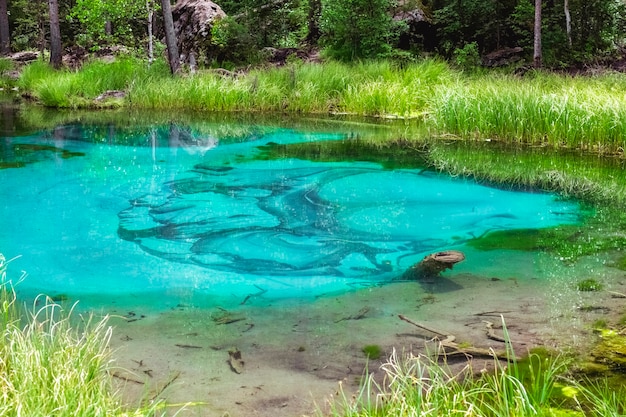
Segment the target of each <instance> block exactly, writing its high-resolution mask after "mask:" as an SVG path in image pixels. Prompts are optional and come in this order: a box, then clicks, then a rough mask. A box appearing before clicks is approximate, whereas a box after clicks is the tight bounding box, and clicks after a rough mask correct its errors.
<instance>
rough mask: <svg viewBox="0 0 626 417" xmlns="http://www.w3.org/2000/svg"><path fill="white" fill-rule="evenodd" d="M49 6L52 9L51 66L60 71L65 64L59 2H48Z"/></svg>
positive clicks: (51, 0) (54, 0) (49, 0)
mask: <svg viewBox="0 0 626 417" xmlns="http://www.w3.org/2000/svg"><path fill="white" fill-rule="evenodd" d="M48 6H49V7H50V65H52V67H54V68H55V69H59V68H61V64H62V63H63V62H62V61H63V50H62V47H61V27H60V26H59V3H58V1H57V0H48Z"/></svg>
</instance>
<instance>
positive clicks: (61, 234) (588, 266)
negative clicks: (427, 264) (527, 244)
mask: <svg viewBox="0 0 626 417" xmlns="http://www.w3.org/2000/svg"><path fill="white" fill-rule="evenodd" d="M60 116H63V115H60V114H57V113H53V114H51V115H50V114H48V115H46V117H47V118H51V119H54V118H56V117H60ZM131 119H132V117H131ZM186 120H187V121H186V122H184V123H183V122H179V123H160V122H159V123H156V122H155V123H151V124H150V123H148V124H146V123H145V122H144V123H142V124H137V125H135V124H132V123H130V124H129V123H122V124H117V123H101V124H87V123H70V124H68V123H66V122H63V123H58V125H57V127H55V128H51V129H46V130H44V131H41V132H37V133H32V129H17V130H15V129H11V128H8V129H7V128H6V126H5V129H4V132H5V133H4V134H5V137H4V138H2V140H1V141H0V150H1V153H0V156H1V158H0V167H2V168H4V169H0V231H1V233H0V253H3V254H4V255H5V257H6V258H7V259H13V258H14V257H18V258H15V259H13V260H12V261H11V262H10V263H9V265H8V275H7V277H8V279H11V280H17V279H18V277H19V276H20V271H22V270H24V271H27V272H28V276H27V277H26V278H25V279H24V280H23V281H22V282H21V283H20V284H19V285H18V286H17V290H18V293H19V294H20V296H21V297H22V298H24V299H26V300H28V299H32V298H33V297H35V296H36V295H37V294H39V293H46V294H48V295H51V296H53V297H55V299H56V300H63V301H67V302H68V303H69V304H71V303H72V302H74V301H76V300H80V303H79V307H78V308H79V309H83V308H84V309H87V310H96V311H102V312H104V313H106V314H111V315H112V317H111V319H110V320H111V321H110V323H111V324H112V325H113V326H114V327H115V331H114V336H113V338H112V339H111V345H112V347H113V348H114V349H115V359H116V364H117V366H119V370H116V372H115V374H114V376H115V381H116V382H118V383H119V385H120V388H121V389H122V393H123V395H124V398H125V399H126V400H128V401H129V402H137V401H139V400H141V399H145V398H146V397H147V398H153V397H156V396H159V397H162V398H165V399H167V400H168V401H169V402H170V403H177V404H178V403H185V402H194V404H195V405H193V406H190V407H188V409H187V410H184V411H183V412H182V413H181V414H180V415H190V416H191V415H194V416H203V417H205V416H223V415H239V416H248V415H250V416H267V417H270V416H271V417H281V416H285V417H288V416H289V417H292V416H296V415H304V414H307V415H310V414H311V413H312V412H313V411H314V410H315V409H317V408H324V404H325V403H326V400H327V399H328V398H329V397H330V396H332V395H333V394H336V392H337V382H338V381H342V383H343V387H344V388H345V389H346V390H347V391H348V396H349V393H350V391H356V390H357V389H358V384H359V381H361V377H362V375H363V373H364V370H365V369H368V370H369V371H370V372H373V373H374V374H377V375H378V376H379V377H380V371H379V366H380V365H381V364H382V363H383V362H384V361H385V359H386V358H387V357H388V356H389V355H390V354H391V353H392V351H393V350H394V349H396V350H397V351H398V352H409V351H411V352H418V353H419V352H424V351H425V350H424V349H425V347H428V346H430V347H432V341H431V339H432V337H433V335H432V334H429V333H428V332H423V331H420V330H419V329H418V330H416V328H415V327H411V326H410V325H408V324H407V323H406V322H403V321H400V320H399V319H398V315H400V314H402V315H406V316H408V317H410V318H411V319H413V320H416V321H419V322H423V323H426V324H427V325H428V326H430V327H431V328H436V329H440V330H441V331H444V332H446V334H454V335H456V336H457V340H459V342H460V343H464V344H467V345H473V346H479V347H484V348H493V349H496V350H501V349H502V348H503V344H502V343H501V342H498V341H494V340H492V339H489V338H487V337H486V335H485V321H486V320H488V321H491V322H493V323H496V327H497V324H498V323H500V322H501V320H505V321H506V323H507V327H508V331H509V334H510V337H511V340H512V344H513V346H514V348H515V349H516V350H519V351H520V352H524V351H526V350H527V349H529V348H531V347H532V346H534V345H537V344H541V345H544V344H548V345H552V344H554V345H555V346H556V345H559V346H562V345H567V346H574V347H575V348H578V347H579V346H581V345H584V343H585V342H584V339H586V338H587V339H588V337H589V336H588V335H589V330H588V327H586V326H587V324H586V323H588V322H589V321H592V320H595V319H597V318H598V317H604V316H602V315H600V314H604V313H603V311H606V310H596V309H589V310H585V311H584V312H583V311H582V310H581V308H580V307H581V306H591V307H594V306H602V308H605V309H606V308H609V309H611V311H614V312H617V311H618V309H617V308H616V307H614V306H615V305H616V304H617V303H619V302H620V300H619V299H616V298H612V297H611V293H610V292H608V291H606V292H602V293H581V292H579V291H576V289H575V288H576V282H577V281H578V280H580V279H586V278H589V277H590V276H592V277H594V278H596V279H598V280H599V281H601V282H602V283H603V284H605V285H606V288H607V290H611V291H613V292H614V293H615V292H620V293H624V292H626V280H624V279H623V272H622V271H620V270H618V269H615V268H611V267H610V262H611V259H609V258H610V254H608V253H604V254H602V256H598V257H589V258H584V259H581V260H579V261H578V262H576V263H563V262H560V261H559V260H558V259H557V258H556V257H555V255H554V254H552V253H541V252H529V251H514V250H503V249H500V250H490V251H481V250H478V249H476V248H474V247H471V246H468V245H466V243H467V242H469V241H471V240H472V239H473V238H475V237H478V236H481V235H483V234H485V233H487V232H488V231H492V230H503V229H524V228H542V227H549V226H553V225H557V224H576V223H577V222H579V221H580V218H581V208H580V207H579V205H578V204H577V203H576V202H573V201H563V200H560V199H559V198H557V197H556V196H554V195H551V194H545V193H522V192H513V191H507V190H503V189H497V188H491V187H486V186H483V185H479V184H476V183H474V182H472V181H468V180H463V179H458V178H450V177H447V176H444V175H439V174H437V173H434V172H432V171H429V170H426V169H424V168H423V167H422V168H415V169H393V170H391V169H383V168H382V166H381V165H379V164H377V163H372V162H348V161H346V162H314V161H308V160H298V159H274V160H267V159H266V156H267V155H266V154H264V153H263V151H262V149H266V148H265V147H266V145H268V144H271V143H280V144H290V143H299V142H311V141H351V140H355V139H358V138H359V137H362V136H363V135H366V134H375V135H378V134H381V132H383V133H384V132H385V127H384V126H383V127H382V130H381V127H380V126H373V128H375V129H370V127H369V126H365V127H364V125H361V124H358V125H357V124H349V123H342V122H336V121H333V122H332V123H325V124H324V123H323V124H321V127H320V124H314V127H310V125H302V124H298V125H297V127H294V126H295V125H294V124H289V125H287V124H282V123H270V124H259V123H249V124H246V123H237V124H232V123H222V122H211V121H206V120H203V119H200V118H198V119H197V120H195V121H194V120H191V121H189V120H188V119H186ZM10 132H21V133H20V134H10ZM26 132H30V133H26ZM372 132H373V133H372ZM259 148H261V149H259ZM370 160H372V159H370ZM445 249H457V250H461V251H463V252H464V253H465V255H466V260H465V261H464V262H461V263H459V264H457V265H456V266H455V267H454V270H453V271H446V272H445V273H444V274H443V276H442V277H440V279H438V280H437V281H435V282H421V283H415V282H403V281H396V279H397V278H398V277H400V276H401V275H402V273H403V272H404V271H405V270H406V269H407V268H408V267H410V266H411V265H412V264H414V263H415V262H418V261H419V260H421V259H422V258H423V257H424V256H425V255H426V254H429V253H432V252H435V251H440V250H445ZM372 344H376V345H378V346H380V347H381V349H382V351H383V354H382V356H381V358H380V359H378V360H368V358H367V357H366V356H365V355H364V354H363V350H362V349H363V347H364V346H367V345H372ZM233 348H237V349H238V350H239V351H240V352H241V354H242V355H243V358H244V360H245V368H244V371H243V372H242V373H236V372H234V371H233V369H231V368H230V366H229V365H228V363H227V359H228V358H229V353H228V352H229V350H231V349H233ZM481 361H482V359H481ZM478 366H484V361H482V363H480V364H479V365H478ZM379 380H380V379H379ZM164 386H167V387H168V389H167V390H166V391H165V392H163V391H162V388H163V387H164ZM171 410H172V412H171V414H172V415H173V414H174V413H175V412H176V407H172V408H171Z"/></svg>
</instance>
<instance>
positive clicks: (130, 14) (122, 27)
mask: <svg viewBox="0 0 626 417" xmlns="http://www.w3.org/2000/svg"><path fill="white" fill-rule="evenodd" d="M150 9H151V7H150V5H149V2H147V1H146V0H76V3H75V4H74V6H73V7H72V9H71V13H70V17H71V18H72V19H76V20H78V22H80V24H81V30H80V34H79V35H78V36H77V42H78V43H79V44H81V45H82V46H85V47H91V46H93V45H94V44H95V45H98V44H108V43H122V44H129V43H131V44H132V43H137V42H136V39H137V38H143V37H144V36H143V35H144V33H145V32H143V31H145V26H144V22H145V20H146V14H147V13H149V12H150ZM137 30H142V32H143V33H138V32H137Z"/></svg>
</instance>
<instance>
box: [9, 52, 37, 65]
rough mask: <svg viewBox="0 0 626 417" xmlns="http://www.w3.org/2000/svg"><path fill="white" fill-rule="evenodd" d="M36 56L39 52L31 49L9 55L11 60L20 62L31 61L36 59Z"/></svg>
mask: <svg viewBox="0 0 626 417" xmlns="http://www.w3.org/2000/svg"><path fill="white" fill-rule="evenodd" d="M38 58H39V52H33V51H22V52H16V53H14V54H13V55H11V56H10V59H12V60H13V61H15V62H22V63H28V62H32V61H35V60H37V59H38Z"/></svg>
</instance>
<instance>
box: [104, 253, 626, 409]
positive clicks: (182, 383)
mask: <svg viewBox="0 0 626 417" xmlns="http://www.w3.org/2000/svg"><path fill="white" fill-rule="evenodd" d="M465 253H466V255H467V257H468V260H469V259H473V262H471V264H472V265H474V267H472V268H471V269H472V271H470V270H466V267H464V265H463V263H461V264H458V265H457V267H455V269H454V270H453V271H449V272H447V273H446V274H444V276H442V277H441V279H440V280H438V281H436V282H434V283H418V282H397V283H391V284H387V285H381V286H375V287H371V288H363V289H358V290H354V291H351V292H347V293H343V294H335V295H326V296H320V297H317V298H315V299H313V300H306V301H303V300H266V299H264V298H263V296H262V295H260V296H252V297H249V298H244V299H241V301H240V303H239V304H235V303H233V304H231V305H230V307H228V308H221V307H212V308H207V307H201V308H200V307H194V306H193V305H185V304H180V305H177V306H176V307H171V308H170V309H169V310H167V311H161V312H158V311H154V310H145V311H144V310H142V309H141V308H138V309H135V310H132V311H127V310H125V309H120V308H117V307H111V308H110V309H105V310H104V312H105V313H108V314H111V315H113V317H112V318H111V321H110V323H111V324H112V325H113V326H114V333H113V339H112V347H113V348H114V355H113V356H114V359H115V364H116V366H117V367H118V368H117V370H116V371H115V373H114V379H115V381H116V384H118V387H119V388H120V389H121V392H122V393H123V396H124V398H125V400H126V401H128V402H129V403H136V402H137V401H139V400H146V399H148V400H149V399H152V398H156V397H159V398H164V399H165V400H166V401H167V402H168V403H169V404H170V405H171V407H169V410H170V414H172V415H173V414H174V413H175V412H177V411H178V414H177V415H181V416H267V417H269V416H272V417H282V416H285V417H287V416H290V417H294V416H301V415H314V414H315V413H316V412H317V411H319V410H327V409H328V404H329V401H332V398H333V397H334V396H336V395H337V394H338V392H339V391H338V389H339V387H340V384H341V386H342V387H343V390H344V392H345V393H346V394H347V395H351V394H353V393H355V392H357V391H358V388H359V383H360V381H362V377H363V375H364V373H365V371H366V369H367V370H369V372H370V373H374V374H375V375H376V377H377V378H378V379H379V380H382V377H383V375H382V374H383V373H382V371H381V370H380V366H381V365H382V364H383V363H384V362H385V361H386V360H387V358H388V357H389V355H390V354H391V353H392V352H393V350H394V349H395V350H396V351H397V352H399V353H409V352H411V353H413V354H419V353H424V352H425V349H426V348H427V347H428V346H430V348H431V349H432V347H433V342H432V338H433V336H434V335H433V334H432V333H429V332H427V331H424V330H423V329H419V328H417V327H415V326H412V325H411V324H409V323H407V322H405V321H402V320H400V319H399V318H398V315H404V316H406V317H407V318H410V319H411V320H413V321H416V322H419V323H421V324H423V325H425V326H427V327H431V328H433V329H437V330H439V331H441V332H444V333H446V334H453V335H455V336H456V340H457V341H458V342H459V343H463V344H470V345H472V346H474V347H480V348H493V349H494V350H496V351H499V350H502V349H503V347H504V344H503V343H501V342H498V341H495V340H492V339H490V338H488V337H487V329H486V321H488V322H492V323H493V324H494V328H496V332H500V331H501V325H502V318H504V322H505V324H506V327H507V329H508V331H509V334H510V338H511V341H512V343H513V346H514V348H515V349H516V351H517V352H518V353H519V354H524V353H525V352H528V350H529V349H531V348H533V347H535V346H547V347H553V348H557V349H559V350H575V351H578V352H583V353H584V351H585V349H586V348H587V347H588V346H589V345H590V344H591V343H592V342H593V338H594V336H593V332H592V330H591V323H593V322H594V321H596V320H599V319H603V320H607V321H610V320H611V318H616V317H619V316H620V315H621V314H623V311H624V298H623V297H622V296H621V294H625V293H626V275H625V274H624V272H623V271H620V270H617V269H615V268H611V267H609V266H607V265H609V264H610V263H611V259H610V258H597V257H593V258H585V259H581V260H579V261H578V262H576V263H575V264H573V265H565V264H563V263H561V262H559V261H558V260H554V259H553V258H551V257H549V256H547V255H541V254H536V253H534V254H531V253H527V252H511V251H490V252H479V251H473V250H471V249H469V250H466V252H465ZM477 264H478V265H482V267H480V268H478V270H477V268H476V267H475V265H477ZM590 277H593V278H594V279H596V280H598V281H599V282H601V283H602V284H603V285H604V289H603V290H602V291H597V292H580V291H578V290H577V288H576V283H577V282H579V281H580V280H582V279H587V278H590ZM242 303H243V304H242ZM367 345H379V346H380V347H381V348H382V352H383V354H382V355H381V357H380V358H379V359H376V360H369V361H368V360H367V358H366V355H365V354H364V353H363V347H364V346H367ZM235 351H238V352H239V353H240V355H241V360H240V361H239V362H238V363H239V364H240V367H239V368H238V369H234V368H233V367H232V366H231V365H230V363H229V360H230V358H231V355H232V352H235ZM229 352H230V353H229ZM450 361H451V363H452V364H454V363H455V362H460V363H463V364H464V363H465V360H464V359H463V360H459V359H454V360H453V359H450ZM491 362H492V359H489V358H474V359H473V360H472V366H473V368H474V369H476V370H480V369H482V368H483V367H485V366H488V365H489V364H490V363H491ZM185 403H188V404H189V405H187V406H185V407H184V408H183V409H182V410H181V406H182V404H185Z"/></svg>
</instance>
